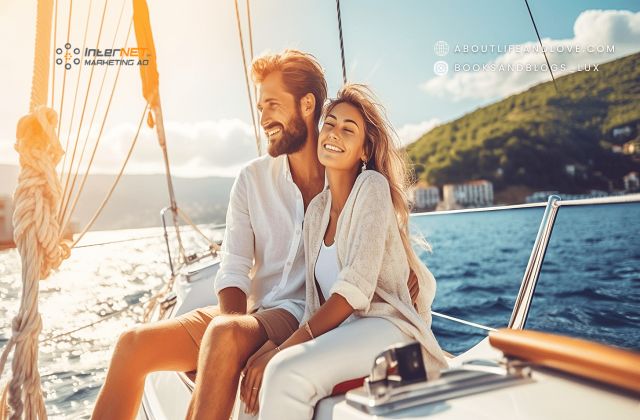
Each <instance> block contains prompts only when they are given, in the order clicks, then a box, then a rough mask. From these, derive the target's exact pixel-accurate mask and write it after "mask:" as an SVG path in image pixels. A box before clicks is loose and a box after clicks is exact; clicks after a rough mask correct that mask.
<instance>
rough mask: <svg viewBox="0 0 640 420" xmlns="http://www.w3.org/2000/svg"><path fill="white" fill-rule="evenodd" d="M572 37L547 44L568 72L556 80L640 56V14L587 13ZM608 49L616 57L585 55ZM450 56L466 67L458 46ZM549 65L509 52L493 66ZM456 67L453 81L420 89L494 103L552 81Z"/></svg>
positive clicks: (435, 81) (545, 76) (538, 56)
mask: <svg viewBox="0 0 640 420" xmlns="http://www.w3.org/2000/svg"><path fill="white" fill-rule="evenodd" d="M573 32H574V36H573V38H570V39H549V38H546V39H543V40H542V43H543V45H544V46H545V48H547V49H550V50H553V51H554V52H548V53H547V56H548V57H549V61H550V63H551V64H552V66H553V65H557V66H558V67H559V68H561V67H562V66H564V67H566V70H564V71H558V72H557V73H556V72H554V75H558V76H559V75H562V74H567V73H570V72H572V71H575V70H576V68H577V67H578V66H585V65H589V64H599V63H603V62H606V61H611V60H613V59H615V58H619V57H622V56H625V55H628V54H631V53H633V52H637V51H638V50H639V49H640V12H638V13H632V12H630V11H626V10H587V11H584V12H582V13H581V14H580V15H579V16H578V18H577V19H576V21H575V23H574V26H573ZM537 45H538V44H537V42H528V43H524V44H521V46H522V49H523V50H525V49H527V48H530V49H531V48H534V47H536V46H537ZM607 45H613V46H614V49H615V51H614V52H613V53H606V52H605V53H590V52H588V51H585V47H599V46H607ZM569 47H573V48H574V50H573V51H574V52H572V53H568V52H558V49H559V48H564V49H565V51H566V50H567V49H568V48H569ZM575 47H581V49H582V50H581V52H579V53H578V52H575ZM451 50H452V51H451V53H450V55H449V57H456V58H455V60H456V61H455V62H464V55H461V54H457V55H455V54H454V51H453V46H452V47H451ZM460 59H461V60H460ZM450 61H452V60H450ZM544 62H545V61H544V56H543V55H542V53H541V52H530V53H525V52H517V51H508V52H506V53H504V54H503V55H501V56H499V57H498V58H496V59H495V60H493V61H490V62H489V63H488V64H493V65H496V66H500V65H504V66H505V67H506V66H508V65H512V66H518V65H520V66H526V65H527V64H531V65H542V64H544ZM452 64H453V62H452V63H450V66H449V69H450V73H449V74H448V75H446V76H435V77H433V78H431V79H429V80H428V81H426V82H425V83H423V84H422V85H421V88H422V89H423V90H424V91H425V92H427V93H430V94H433V95H436V96H439V97H452V98H453V99H454V100H461V99H465V98H478V99H493V98H498V97H504V96H507V95H511V94H513V93H516V92H520V91H522V90H525V89H527V88H529V87H530V86H532V85H535V84H538V83H540V82H543V81H547V80H549V78H550V76H549V73H548V71H492V70H480V71H476V72H473V71H458V72H455V73H452V67H453V66H452ZM516 68H517V67H516Z"/></svg>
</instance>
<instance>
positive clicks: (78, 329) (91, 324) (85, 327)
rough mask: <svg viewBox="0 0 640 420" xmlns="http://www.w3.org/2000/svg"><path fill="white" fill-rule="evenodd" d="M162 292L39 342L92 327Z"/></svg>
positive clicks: (145, 302) (156, 296) (148, 300)
mask: <svg viewBox="0 0 640 420" xmlns="http://www.w3.org/2000/svg"><path fill="white" fill-rule="evenodd" d="M162 293H164V292H160V293H156V294H155V295H152V296H151V297H150V298H149V299H147V300H143V301H138V302H135V303H130V304H128V305H127V306H125V307H124V308H122V309H118V310H117V311H113V312H110V313H108V314H107V315H105V316H103V317H102V318H100V319H98V320H96V321H94V322H91V323H89V324H86V325H83V326H81V327H78V328H74V329H73V330H70V331H65V332H63V333H60V334H57V335H54V336H52V337H48V338H45V339H43V340H40V342H39V344H43V343H46V342H49V341H54V340H57V339H59V338H62V337H66V336H68V335H71V334H73V333H77V332H78V331H82V330H84V329H87V328H90V327H93V326H94V325H96V324H100V323H101V322H104V321H107V320H109V319H111V318H113V317H114V316H116V315H120V314H122V313H125V312H129V311H130V310H132V309H135V308H136V307H138V306H141V305H145V304H147V303H149V302H150V301H151V300H152V299H156V298H158V297H159V296H160V295H161V294H162Z"/></svg>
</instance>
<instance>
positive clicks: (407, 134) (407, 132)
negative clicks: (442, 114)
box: [396, 118, 441, 146]
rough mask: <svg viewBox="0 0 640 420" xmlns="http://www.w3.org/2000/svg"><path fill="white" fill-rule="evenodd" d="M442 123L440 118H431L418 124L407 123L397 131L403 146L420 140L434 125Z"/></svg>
mask: <svg viewBox="0 0 640 420" xmlns="http://www.w3.org/2000/svg"><path fill="white" fill-rule="evenodd" d="M440 123H441V121H440V119H439V118H431V119H430V120H427V121H422V122H419V123H417V124H405V125H403V126H402V127H400V128H399V129H398V130H396V131H397V133H398V137H399V138H400V143H401V144H402V146H407V145H409V144H411V143H413V142H414V141H416V140H418V139H419V138H420V136H422V135H423V134H425V133H426V132H427V131H431V129H432V128H433V127H435V126H437V125H438V124H440Z"/></svg>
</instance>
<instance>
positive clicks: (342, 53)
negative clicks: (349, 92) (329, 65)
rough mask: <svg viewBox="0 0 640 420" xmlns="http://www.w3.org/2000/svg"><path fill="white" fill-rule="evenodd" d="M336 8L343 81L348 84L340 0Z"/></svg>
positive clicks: (337, 1) (337, 0)
mask: <svg viewBox="0 0 640 420" xmlns="http://www.w3.org/2000/svg"><path fill="white" fill-rule="evenodd" d="M336 10H337V11H338V32H339V34H340V58H341V59H342V81H343V82H344V84H345V85H346V84H347V66H346V64H345V61H344V40H343V36H342V17H341V15H340V0H336Z"/></svg>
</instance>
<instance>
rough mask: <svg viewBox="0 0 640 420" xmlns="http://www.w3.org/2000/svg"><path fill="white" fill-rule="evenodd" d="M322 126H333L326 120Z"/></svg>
mask: <svg viewBox="0 0 640 420" xmlns="http://www.w3.org/2000/svg"><path fill="white" fill-rule="evenodd" d="M324 126H325V127H333V124H331V123H328V122H326V123H324Z"/></svg>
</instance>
